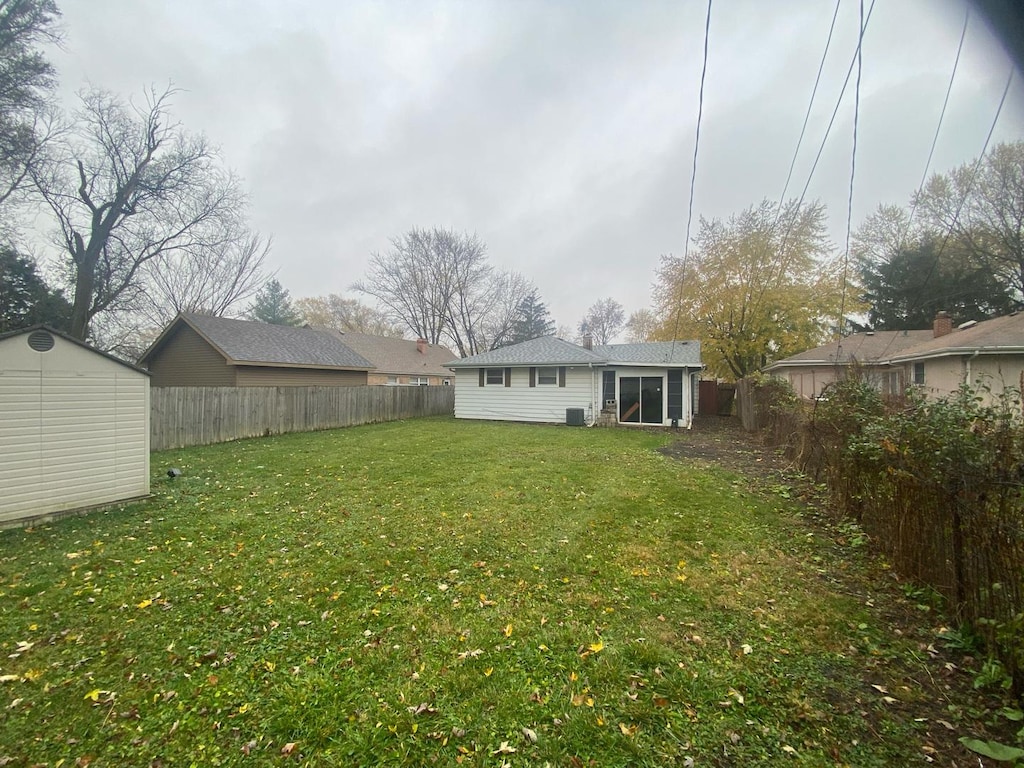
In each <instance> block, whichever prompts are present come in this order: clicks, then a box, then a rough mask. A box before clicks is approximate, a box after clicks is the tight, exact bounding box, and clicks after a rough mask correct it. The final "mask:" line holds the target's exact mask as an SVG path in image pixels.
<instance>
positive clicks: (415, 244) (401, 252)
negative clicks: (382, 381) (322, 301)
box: [353, 227, 532, 357]
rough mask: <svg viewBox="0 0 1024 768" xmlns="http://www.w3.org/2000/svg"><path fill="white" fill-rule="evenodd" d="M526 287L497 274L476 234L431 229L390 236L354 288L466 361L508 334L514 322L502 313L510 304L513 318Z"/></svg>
mask: <svg viewBox="0 0 1024 768" xmlns="http://www.w3.org/2000/svg"><path fill="white" fill-rule="evenodd" d="M527 286H529V283H528V282H527V281H526V280H524V279H523V278H522V277H521V276H519V275H516V274H515V273H500V272H499V273H496V272H495V271H494V268H493V267H491V265H489V264H488V263H487V249H486V247H485V246H484V244H483V242H481V240H480V239H479V238H478V237H477V236H476V235H470V234H465V233H459V232H455V231H453V230H448V229H443V228H437V227H435V228H433V229H412V230H410V231H409V232H407V233H405V234H404V235H402V236H401V237H396V238H393V239H392V241H391V248H390V249H388V251H387V252H386V253H375V254H373V257H372V258H371V259H370V269H369V272H368V274H367V277H366V279H365V280H363V281H362V282H359V283H356V285H355V286H353V287H354V288H355V290H357V291H361V292H362V293H366V294H368V295H370V296H373V297H375V298H376V299H377V300H378V301H379V302H380V303H381V304H382V305H383V306H384V307H386V308H387V311H388V312H389V313H390V314H391V315H392V316H393V317H394V318H395V319H396V320H398V321H399V322H401V323H402V324H404V325H405V326H406V327H408V328H409V330H410V331H412V332H413V333H414V334H416V335H417V336H419V337H420V338H424V339H426V340H427V341H429V342H430V343H431V344H438V343H440V342H441V340H442V339H448V340H450V341H451V342H452V343H453V344H455V346H456V347H457V348H458V350H459V354H460V355H462V356H463V357H466V356H468V355H474V354H476V353H477V352H482V351H485V350H487V349H490V345H491V344H493V342H494V340H495V339H496V338H497V337H499V336H501V335H502V334H503V333H506V332H507V329H508V326H509V324H510V323H511V321H512V319H514V318H510V317H509V316H508V315H509V312H508V311H506V310H508V309H509V306H510V305H511V307H512V313H513V314H514V308H515V306H516V305H518V303H519V301H521V300H522V299H523V298H524V297H525V295H526V293H528V292H529V289H528V288H527ZM530 287H532V286H530ZM524 289H526V292H525V293H519V291H521V290H524Z"/></svg>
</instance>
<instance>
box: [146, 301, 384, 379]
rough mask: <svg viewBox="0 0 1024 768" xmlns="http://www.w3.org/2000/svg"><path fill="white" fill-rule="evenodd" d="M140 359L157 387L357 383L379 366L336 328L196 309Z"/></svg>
mask: <svg viewBox="0 0 1024 768" xmlns="http://www.w3.org/2000/svg"><path fill="white" fill-rule="evenodd" d="M139 364H140V365H142V366H145V367H146V368H148V369H149V372H150V377H151V378H150V382H151V384H152V386H154V387H318V386H327V387H339V386H347V387H356V386H365V385H366V383H367V373H368V371H370V370H371V369H372V368H373V364H372V363H371V362H369V361H368V360H366V358H364V357H362V356H361V355H360V354H359V353H358V352H355V351H354V350H352V349H350V348H349V347H348V346H347V345H345V344H343V343H342V342H341V340H340V338H339V337H338V336H337V335H336V334H333V333H329V332H325V331H323V330H316V329H314V328H293V327H291V326H286V325H268V324H267V323H257V322H253V321H249V320H231V319H228V318H224V317H210V316H209V315H199V314H194V313H190V312H183V313H181V314H179V315H178V316H177V317H176V318H174V320H172V321H171V323H170V325H168V326H167V327H166V328H165V329H164V331H163V333H161V334H160V336H159V337H158V338H157V340H156V341H154V342H153V344H152V345H151V346H150V348H149V349H148V350H146V352H145V354H143V355H142V357H141V358H140V359H139Z"/></svg>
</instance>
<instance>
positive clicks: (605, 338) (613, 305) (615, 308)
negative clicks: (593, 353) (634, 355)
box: [579, 298, 626, 344]
mask: <svg viewBox="0 0 1024 768" xmlns="http://www.w3.org/2000/svg"><path fill="white" fill-rule="evenodd" d="M625 319H626V313H625V311H624V310H623V309H622V305H621V304H619V302H617V301H616V300H615V299H611V298H609V299H598V300H597V301H595V302H594V303H593V304H591V305H590V309H588V310H587V314H585V315H584V316H583V319H582V320H580V324H579V332H580V336H590V337H591V338H592V339H593V340H594V343H595V344H608V343H609V342H611V340H612V339H613V338H614V337H615V334H617V333H618V332H619V331H620V330H621V329H622V324H623V322H625Z"/></svg>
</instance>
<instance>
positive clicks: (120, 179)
mask: <svg viewBox="0 0 1024 768" xmlns="http://www.w3.org/2000/svg"><path fill="white" fill-rule="evenodd" d="M174 93H175V91H174V89H173V88H168V89H167V90H165V91H163V92H162V93H158V92H156V91H154V90H151V91H149V92H148V93H147V98H146V100H145V104H143V105H141V106H140V105H136V104H131V103H128V104H126V103H125V102H123V101H122V100H121V99H119V98H118V97H116V96H114V95H113V94H111V93H109V92H107V91H103V90H98V89H91V90H87V91H84V92H83V93H82V94H81V99H82V108H81V110H80V111H79V113H78V115H77V116H76V120H75V123H74V126H73V127H72V128H71V129H70V131H69V133H68V135H67V136H66V137H65V138H64V140H63V142H62V147H61V150H60V151H59V152H57V153H55V156H54V157H53V160H52V162H51V163H49V164H48V165H47V166H45V167H44V168H40V169H37V170H36V171H34V180H35V182H36V186H37V188H38V190H39V193H40V194H41V195H42V197H43V199H44V200H45V201H46V203H47V204H48V205H49V207H50V209H51V210H52V212H53V214H54V216H55V217H56V222H57V227H58V231H57V242H58V244H59V245H60V247H61V248H62V250H63V251H64V253H65V256H66V265H67V272H68V276H69V278H70V282H71V284H72V286H73V302H72V316H71V327H70V331H71V335H72V336H74V337H76V338H80V339H84V338H86V337H87V336H89V331H90V324H91V322H92V320H93V318H94V317H96V316H97V315H98V314H100V313H102V312H105V311H116V310H119V309H124V308H131V307H132V306H133V305H134V304H136V303H137V302H138V300H139V299H140V298H141V297H142V296H143V295H144V293H145V290H146V285H145V279H144V272H145V269H146V266H147V264H149V263H150V262H152V261H154V260H155V259H158V258H160V257H161V256H165V255H169V254H196V255H197V257H199V258H208V257H210V255H211V254H217V253H220V252H223V250H224V249H227V248H229V247H232V246H233V244H236V243H238V242H239V240H238V237H239V234H240V233H242V232H244V231H245V230H244V227H241V226H240V221H241V217H242V214H243V212H244V209H245V205H246V200H245V195H244V194H243V193H242V191H241V188H240V185H239V182H238V179H237V178H236V177H235V176H234V175H233V174H232V173H231V172H229V171H227V170H225V169H224V168H223V167H222V166H221V164H220V162H219V157H218V154H217V152H216V150H215V149H213V148H212V147H211V146H210V145H209V144H208V143H207V141H206V139H205V138H204V137H202V136H201V135H194V134H189V133H187V132H185V131H184V130H183V129H182V128H181V126H180V125H179V124H178V123H175V122H172V121H171V118H170V114H169V108H170V99H171V97H172V96H173V95H174ZM245 236H248V235H247V234H246V235H245ZM242 242H244V238H243V240H242Z"/></svg>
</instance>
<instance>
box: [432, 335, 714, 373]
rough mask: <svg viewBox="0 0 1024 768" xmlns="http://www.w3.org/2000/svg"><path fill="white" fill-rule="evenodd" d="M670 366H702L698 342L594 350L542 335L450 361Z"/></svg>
mask: <svg viewBox="0 0 1024 768" xmlns="http://www.w3.org/2000/svg"><path fill="white" fill-rule="evenodd" d="M589 364H592V365H630V364H631V365H661V366H665V365H669V366H689V367H697V366H700V364H701V363H700V343H699V342H697V341H676V342H671V341H658V342H645V343H642V344H603V345H600V346H596V347H594V348H593V349H592V350H590V349H586V348H585V347H581V346H580V345H579V344H573V343H572V342H571V341H565V340H564V339H559V338H558V337H556V336H541V337H540V338H537V339H530V340H529V341H524V342H521V343H519V344H513V345H511V346H509V347H501V348H500V349H492V350H491V351H490V352H481V353H480V354H479V355H473V356H472V357H464V358H462V359H461V360H454V361H452V362H450V363H448V367H449V368H487V367H495V368H497V367H505V366H508V367H516V366H524V365H589Z"/></svg>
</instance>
